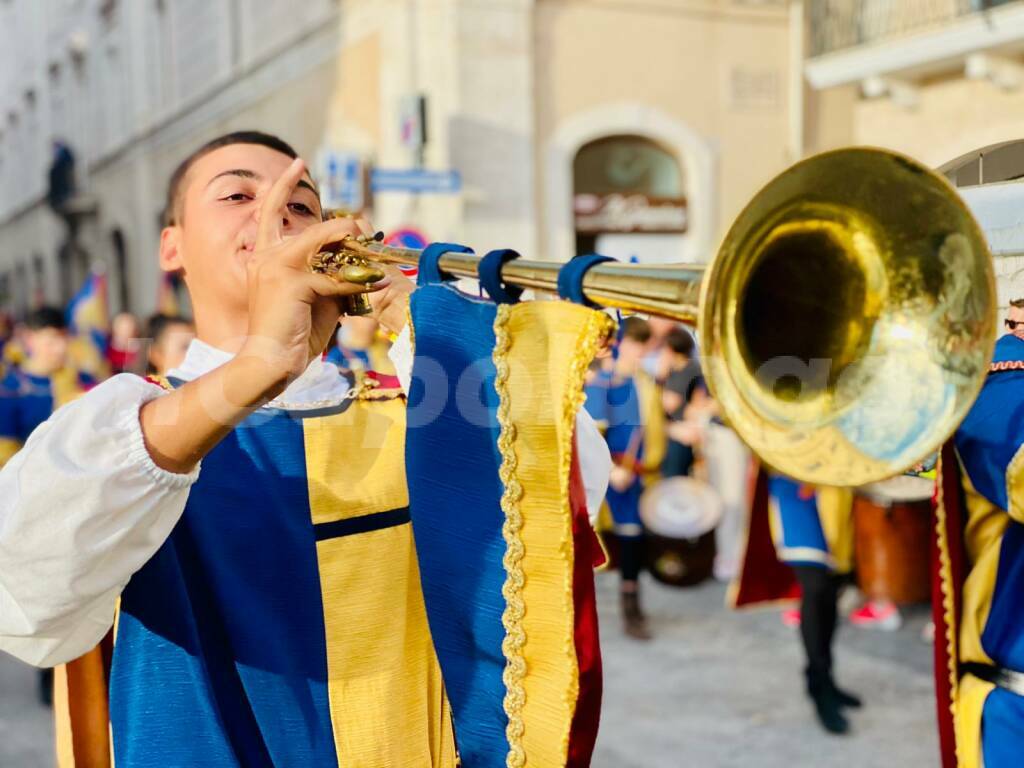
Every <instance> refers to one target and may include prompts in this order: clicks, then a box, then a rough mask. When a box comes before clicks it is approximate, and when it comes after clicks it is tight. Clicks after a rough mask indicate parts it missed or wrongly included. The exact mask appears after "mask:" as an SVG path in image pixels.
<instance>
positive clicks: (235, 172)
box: [206, 168, 320, 198]
mask: <svg viewBox="0 0 1024 768" xmlns="http://www.w3.org/2000/svg"><path fill="white" fill-rule="evenodd" d="M222 176H237V177H239V178H240V179H253V180H254V181H262V180H263V177H262V176H261V175H260V174H258V173H256V171H250V170H249V169H248V168H231V169H229V170H227V171H221V172H220V173H218V174H217V175H216V176H214V177H213V178H212V179H210V180H209V181H208V182H206V186H207V187H209V186H210V185H211V184H213V182H215V181H216V180H217V179H219V178H221V177H222ZM295 186H297V187H304V188H305V189H308V190H309V191H310V192H312V193H313V194H314V195H316V196H317V197H318V198H319V197H320V191H319V190H318V189H317V188H316V187H314V186H313V185H312V184H310V183H309V182H308V181H306V180H305V179H299V183H298V184H296V185H295Z"/></svg>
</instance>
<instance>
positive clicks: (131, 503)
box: [0, 374, 199, 666]
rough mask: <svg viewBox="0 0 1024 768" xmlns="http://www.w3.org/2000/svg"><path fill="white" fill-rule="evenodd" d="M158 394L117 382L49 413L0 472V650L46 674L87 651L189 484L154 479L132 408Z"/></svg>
mask: <svg viewBox="0 0 1024 768" xmlns="http://www.w3.org/2000/svg"><path fill="white" fill-rule="evenodd" d="M162 394H164V390H162V389H161V388H160V387H158V386H156V385H155V384H152V383H150V382H148V381H145V380H144V379H141V378H139V377H137V376H132V375H130V374H122V375H119V376H115V377H113V378H112V379H109V380H107V381H105V382H104V383H103V384H100V385H99V386H98V387H96V388H95V389H93V390H91V391H90V392H88V393H87V394H85V395H83V396H82V397H81V398H79V399H77V400H75V401H74V402H72V403H69V404H68V405H65V406H64V407H62V408H60V409H58V410H57V411H56V412H55V413H54V414H53V416H51V417H50V419H48V420H47V421H46V422H44V423H43V424H42V425H40V426H39V428H38V429H36V431H35V432H33V433H32V435H31V436H30V437H29V439H28V441H27V442H26V443H25V446H24V448H22V449H21V451H19V452H18V453H17V454H16V455H15V456H14V457H13V458H12V459H11V460H10V461H9V462H8V463H7V465H6V466H5V467H4V468H3V470H2V471H0V650H3V651H6V652H8V653H10V654H12V655H14V656H17V657H18V658H20V659H22V660H24V661H26V662H28V663H30V664H35V665H37V666H52V665H54V664H59V663H62V662H65V661H69V660H71V659H74V658H77V657H78V656H80V655H82V654H83V653H85V652H86V651H88V650H89V649H91V648H92V647H93V646H94V645H95V644H96V643H97V642H99V640H100V639H101V638H102V637H103V635H104V634H105V633H106V631H107V630H108V629H109V628H110V626H111V624H112V622H113V619H114V606H115V603H116V601H117V598H118V596H119V595H120V594H121V591H122V590H123V589H124V586H125V585H126V584H127V583H128V580H129V579H130V578H131V576H132V574H133V573H135V572H136V571H137V570H139V568H141V567H142V566H143V565H144V564H145V563H146V562H147V561H148V560H149V559H150V558H151V557H152V556H153V555H154V554H155V553H156V551H157V550H158V549H159V548H160V546H161V545H162V544H163V542H164V541H165V540H166V539H167V537H168V535H169V534H170V532H171V530H172V529H173V528H174V526H175V524H176V523H177V522H178V519H179V518H180V517H181V513H182V512H183V511H184V509H185V501H186V500H187V498H188V493H189V489H190V487H191V486H192V484H193V483H194V482H195V481H196V478H197V477H198V475H199V468H198V467H197V468H196V469H195V470H193V472H191V473H190V474H187V475H179V474H174V473H171V472H167V471H165V470H162V469H160V468H159V467H157V466H156V464H154V463H153V460H152V458H151V457H150V455H149V453H148V452H147V450H146V446H145V444H144V443H143V439H142V428H141V426H140V424H139V409H140V408H141V407H142V406H143V405H144V404H145V403H147V402H149V401H150V400H152V399H154V398H156V397H160V396H161V395H162Z"/></svg>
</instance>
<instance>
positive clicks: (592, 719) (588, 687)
mask: <svg viewBox="0 0 1024 768" xmlns="http://www.w3.org/2000/svg"><path fill="white" fill-rule="evenodd" d="M575 445H576V444H575V438H574V439H573V453H572V470H571V471H570V473H569V507H570V509H571V510H572V533H573V546H574V550H575V558H574V561H573V584H572V586H573V608H574V611H573V615H574V621H575V636H574V640H575V643H576V662H577V665H578V666H579V681H580V690H579V696H578V697H577V699H576V711H575V713H573V718H572V727H571V729H570V731H569V754H568V759H567V761H566V766H567V768H587V766H589V765H590V760H591V757H592V756H593V753H594V743H595V742H596V741H597V726H598V723H599V721H600V719H601V691H602V677H601V644H600V638H599V636H598V626H597V597H596V594H595V591H594V570H593V568H594V566H595V565H600V564H601V563H603V562H604V554H603V552H602V550H601V545H600V543H599V542H598V540H597V534H596V533H594V529H593V528H592V527H591V526H590V518H589V516H588V515H587V502H586V498H587V497H586V493H585V491H584V487H583V476H582V474H581V473H580V466H579V458H578V456H577V453H576V447H575Z"/></svg>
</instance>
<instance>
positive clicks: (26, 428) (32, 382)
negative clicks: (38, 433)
mask: <svg viewBox="0 0 1024 768" xmlns="http://www.w3.org/2000/svg"><path fill="white" fill-rule="evenodd" d="M52 413H53V385H52V383H51V382H50V380H49V379H48V378H46V377H43V376H32V375H29V374H27V373H23V372H22V371H18V370H13V371H11V372H10V373H8V374H7V376H5V377H4V380H3V382H2V384H0V437H6V438H10V439H12V440H18V441H19V442H22V443H24V442H25V441H26V440H28V436H29V435H31V434H32V432H33V430H35V428H36V427H38V426H39V425H40V424H42V423H43V422H44V421H46V420H47V419H48V418H50V415H51V414H52Z"/></svg>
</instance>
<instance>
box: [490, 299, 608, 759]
mask: <svg viewBox="0 0 1024 768" xmlns="http://www.w3.org/2000/svg"><path fill="white" fill-rule="evenodd" d="M610 325H611V321H610V320H609V318H608V317H607V316H606V315H603V314H602V313H599V312H596V311H595V310H591V309H587V308H585V307H582V306H579V305H576V304H570V303H568V302H554V301H551V302H528V303H523V304H517V305H514V306H512V307H510V308H509V309H508V324H507V331H508V333H509V336H510V339H511V348H510V349H509V350H508V352H507V355H506V357H505V359H506V360H507V362H508V364H509V368H510V373H509V382H508V391H509V392H510V393H512V395H513V396H512V397H510V399H509V405H510V409H509V414H510V417H511V424H512V427H513V429H514V435H515V439H514V451H515V458H516V478H517V479H518V480H519V483H520V485H521V486H522V488H523V496H522V499H521V501H520V502H519V508H520V510H521V512H522V516H523V527H522V530H521V533H520V538H521V540H522V542H523V545H524V548H525V554H524V557H523V561H522V565H523V571H524V573H525V583H524V585H523V588H522V599H523V603H524V605H525V614H524V616H523V619H522V627H523V629H524V631H525V633H526V644H525V647H524V648H523V658H524V660H525V662H526V675H525V678H524V680H523V688H524V691H525V701H524V703H523V706H522V709H521V714H522V720H523V723H524V727H525V730H524V732H523V736H522V739H521V745H522V747H523V750H524V751H525V755H526V765H527V766H537V767H538V768H548V767H549V766H559V765H565V762H566V759H567V753H568V745H569V732H570V728H571V725H572V718H573V715H574V714H575V705H576V698H577V696H578V691H579V669H578V666H577V660H576V649H575V644H574V614H573V592H572V579H573V555H574V551H573V539H572V513H571V511H570V508H569V493H568V490H569V471H570V466H571V456H572V453H571V451H572V439H573V431H574V428H575V415H576V411H577V410H578V408H579V406H580V405H582V402H583V396H582V388H583V374H584V373H585V371H586V368H587V366H588V365H589V364H590V361H591V359H592V358H593V355H594V353H595V351H596V346H597V343H598V341H599V339H600V338H603V336H604V334H605V333H607V332H608V329H609V327H610Z"/></svg>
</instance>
